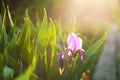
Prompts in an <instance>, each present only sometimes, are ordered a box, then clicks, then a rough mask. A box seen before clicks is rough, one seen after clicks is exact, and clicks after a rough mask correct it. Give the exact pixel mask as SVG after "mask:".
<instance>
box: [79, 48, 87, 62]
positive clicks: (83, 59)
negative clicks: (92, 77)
mask: <svg viewBox="0 0 120 80" xmlns="http://www.w3.org/2000/svg"><path fill="white" fill-rule="evenodd" d="M80 53H81V60H82V61H83V63H86V59H85V52H84V50H83V49H80Z"/></svg>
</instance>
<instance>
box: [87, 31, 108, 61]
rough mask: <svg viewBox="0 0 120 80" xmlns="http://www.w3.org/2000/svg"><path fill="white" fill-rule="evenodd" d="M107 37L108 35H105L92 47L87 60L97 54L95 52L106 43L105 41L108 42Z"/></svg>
mask: <svg viewBox="0 0 120 80" xmlns="http://www.w3.org/2000/svg"><path fill="white" fill-rule="evenodd" d="M106 37H107V33H105V34H104V35H103V36H102V37H101V38H100V39H99V40H98V41H97V42H95V43H94V44H93V45H91V46H90V47H89V48H88V49H87V51H86V52H85V53H86V58H87V60H88V59H89V58H90V57H91V56H92V55H94V54H95V51H96V50H97V49H98V48H99V47H100V46H101V45H102V44H103V43H104V41H105V40H106Z"/></svg>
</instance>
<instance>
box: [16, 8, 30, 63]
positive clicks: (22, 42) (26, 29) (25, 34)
mask: <svg viewBox="0 0 120 80" xmlns="http://www.w3.org/2000/svg"><path fill="white" fill-rule="evenodd" d="M30 26H31V25H30V19H29V16H28V11H27V10H26V15H25V18H24V26H23V29H22V31H21V33H20V35H19V37H18V39H17V42H16V45H17V52H18V56H19V57H20V61H23V62H24V63H23V64H26V65H29V64H31V59H30V56H31V54H30V51H31V47H30V35H31V30H30Z"/></svg>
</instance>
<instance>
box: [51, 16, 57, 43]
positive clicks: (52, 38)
mask: <svg viewBox="0 0 120 80" xmlns="http://www.w3.org/2000/svg"><path fill="white" fill-rule="evenodd" d="M50 29H51V36H50V42H53V43H56V28H55V23H54V22H53V20H52V19H51V18H50Z"/></svg>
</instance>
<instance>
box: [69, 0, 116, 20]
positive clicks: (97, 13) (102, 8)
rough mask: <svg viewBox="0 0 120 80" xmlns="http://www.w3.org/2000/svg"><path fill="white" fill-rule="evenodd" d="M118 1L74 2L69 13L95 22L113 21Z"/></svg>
mask: <svg viewBox="0 0 120 80" xmlns="http://www.w3.org/2000/svg"><path fill="white" fill-rule="evenodd" d="M116 5H118V2H117V0H72V1H71V2H70V4H69V13H70V15H71V16H74V17H77V18H86V17H87V18H89V19H94V20H98V19H99V20H100V21H106V20H109V21H110V20H112V18H113V15H114V10H115V6H116Z"/></svg>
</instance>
